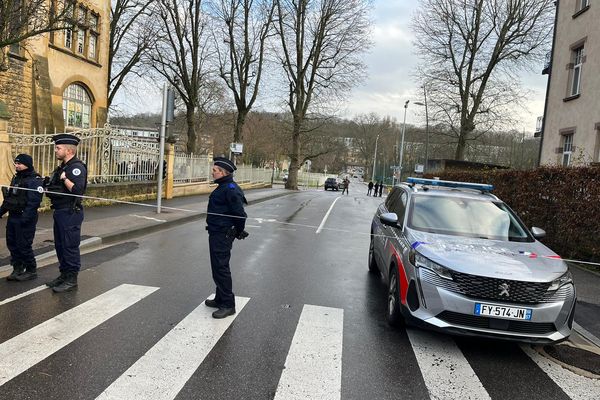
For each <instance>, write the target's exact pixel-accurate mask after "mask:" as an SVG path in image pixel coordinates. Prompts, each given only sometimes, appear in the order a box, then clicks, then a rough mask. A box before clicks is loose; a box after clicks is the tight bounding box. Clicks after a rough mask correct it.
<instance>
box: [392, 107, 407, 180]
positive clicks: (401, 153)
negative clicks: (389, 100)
mask: <svg viewBox="0 0 600 400" xmlns="http://www.w3.org/2000/svg"><path fill="white" fill-rule="evenodd" d="M409 102H410V100H406V102H405V103H404V121H403V122H402V143H401V144H400V161H399V163H398V166H399V167H400V181H402V158H403V157H404V132H405V131H406V109H407V108H408V103H409ZM396 144H397V139H396ZM395 175H396V174H394V178H395Z"/></svg>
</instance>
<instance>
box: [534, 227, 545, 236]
mask: <svg viewBox="0 0 600 400" xmlns="http://www.w3.org/2000/svg"><path fill="white" fill-rule="evenodd" d="M531 234H532V235H533V237H534V238H536V239H543V238H545V237H546V231H545V230H543V229H542V228H538V227H537V226H534V227H532V228H531Z"/></svg>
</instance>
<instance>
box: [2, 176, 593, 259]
mask: <svg viewBox="0 0 600 400" xmlns="http://www.w3.org/2000/svg"><path fill="white" fill-rule="evenodd" d="M0 188H8V189H19V190H25V191H31V192H38V193H40V194H52V195H57V196H69V197H75V198H81V199H86V200H97V201H104V202H108V203H118V204H127V205H133V206H142V207H148V208H158V206H157V205H155V204H146V203H138V202H134V201H126V200H117V199H109V198H106V197H96V196H86V195H78V194H72V193H63V192H53V191H49V190H45V189H44V188H43V187H41V186H40V187H38V188H37V189H29V188H22V187H19V186H10V185H0ZM40 189H41V190H40ZM161 209H165V210H173V211H182V212H190V213H198V212H199V211H198V210H190V209H185V208H178V207H168V206H163V205H161ZM204 214H206V215H215V216H220V217H229V218H242V219H246V220H253V221H256V222H258V223H259V224H262V223H263V222H267V223H272V224H279V225H287V226H293V227H298V228H309V229H316V228H320V229H321V230H327V231H332V232H340V233H351V234H355V235H364V236H369V237H383V238H389V239H395V238H396V237H395V236H390V235H382V234H374V233H366V232H358V231H352V230H348V229H340V228H327V227H317V226H315V225H307V224H297V223H293V222H282V221H278V220H276V219H273V218H261V217H241V216H239V215H229V214H220V213H213V212H208V211H207V212H205V213H204ZM423 244H424V243H423ZM523 255H525V256H529V257H531V255H530V254H523ZM539 257H540V258H546V259H556V257H553V256H539ZM558 259H560V260H562V261H566V262H572V263H577V264H586V265H594V266H600V263H596V262H591V261H583V260H574V259H568V258H562V257H560V258H558Z"/></svg>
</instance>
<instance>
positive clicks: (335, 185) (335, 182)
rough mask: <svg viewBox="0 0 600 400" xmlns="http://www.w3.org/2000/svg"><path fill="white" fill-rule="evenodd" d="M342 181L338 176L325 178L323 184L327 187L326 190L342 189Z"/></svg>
mask: <svg viewBox="0 0 600 400" xmlns="http://www.w3.org/2000/svg"><path fill="white" fill-rule="evenodd" d="M340 183H341V182H340V180H339V179H338V178H327V179H325V184H324V185H323V186H324V187H325V190H327V189H331V190H340ZM342 189H343V187H342Z"/></svg>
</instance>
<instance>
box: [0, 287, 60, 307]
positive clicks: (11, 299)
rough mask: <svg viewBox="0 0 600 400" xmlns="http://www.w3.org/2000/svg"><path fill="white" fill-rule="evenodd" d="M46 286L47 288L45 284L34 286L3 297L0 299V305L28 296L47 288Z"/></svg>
mask: <svg viewBox="0 0 600 400" xmlns="http://www.w3.org/2000/svg"><path fill="white" fill-rule="evenodd" d="M47 288H48V286H46V285H41V286H38V287H35V288H33V289H30V290H28V291H26V292H23V293H20V294H18V295H16V296H13V297H9V298H8V299H4V300H2V301H0V306H1V305H4V304H6V303H10V302H11V301H15V300H19V299H20V298H21V297H25V296H29V295H30V294H33V293H36V292H39V291H42V290H44V289H47Z"/></svg>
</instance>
